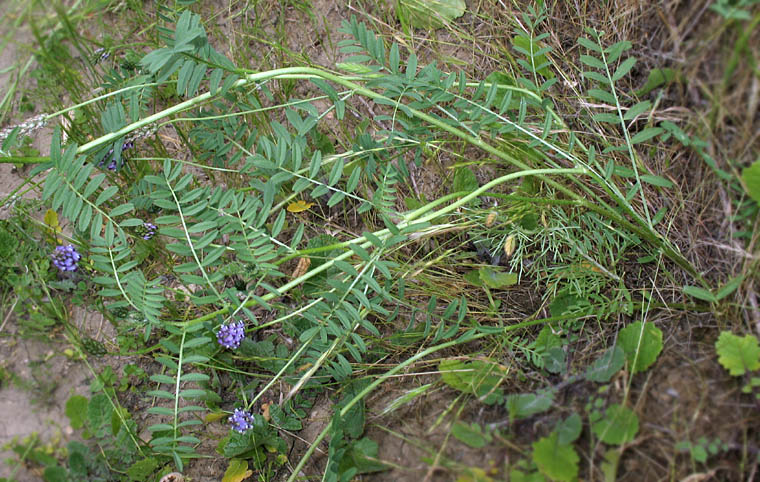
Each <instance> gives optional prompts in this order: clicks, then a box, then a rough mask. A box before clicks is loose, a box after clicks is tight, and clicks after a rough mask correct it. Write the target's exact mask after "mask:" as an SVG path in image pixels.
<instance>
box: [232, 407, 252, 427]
mask: <svg viewBox="0 0 760 482" xmlns="http://www.w3.org/2000/svg"><path fill="white" fill-rule="evenodd" d="M229 421H230V424H232V430H235V431H237V432H240V433H245V431H246V430H248V429H249V428H251V427H253V415H251V412H249V411H247V410H241V409H239V408H236V409H235V413H233V414H232V415H231V416H230V418H229Z"/></svg>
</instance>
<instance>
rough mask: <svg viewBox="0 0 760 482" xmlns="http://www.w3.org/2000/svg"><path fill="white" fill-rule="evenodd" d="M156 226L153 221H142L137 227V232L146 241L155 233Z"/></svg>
mask: <svg viewBox="0 0 760 482" xmlns="http://www.w3.org/2000/svg"><path fill="white" fill-rule="evenodd" d="M157 229H158V228H157V227H156V225H155V224H153V223H142V226H140V227H138V228H137V234H138V235H140V236H141V237H142V238H143V239H144V240H145V241H148V240H149V239H151V238H152V237H153V236H155V235H156V230H157Z"/></svg>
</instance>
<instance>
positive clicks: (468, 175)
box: [452, 167, 478, 192]
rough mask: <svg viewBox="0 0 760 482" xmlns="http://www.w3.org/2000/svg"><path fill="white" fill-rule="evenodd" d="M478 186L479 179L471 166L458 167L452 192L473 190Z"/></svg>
mask: <svg viewBox="0 0 760 482" xmlns="http://www.w3.org/2000/svg"><path fill="white" fill-rule="evenodd" d="M477 188H478V179H477V178H476V177H475V173H474V172H472V170H470V168H469V167H458V168H457V169H456V170H455V171H454V182H453V188H452V192H462V191H464V192H471V191H474V190H475V189H477Z"/></svg>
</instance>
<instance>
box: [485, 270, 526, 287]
mask: <svg viewBox="0 0 760 482" xmlns="http://www.w3.org/2000/svg"><path fill="white" fill-rule="evenodd" d="M478 276H479V277H480V281H482V282H483V283H484V284H485V285H486V286H488V287H489V288H493V289H501V288H506V287H508V286H514V285H516V284H517V274H515V273H503V272H501V271H498V270H497V269H495V268H492V267H490V266H483V267H482V268H480V269H479V270H478Z"/></svg>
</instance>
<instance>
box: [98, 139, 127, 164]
mask: <svg viewBox="0 0 760 482" xmlns="http://www.w3.org/2000/svg"><path fill="white" fill-rule="evenodd" d="M133 147H135V141H134V140H130V139H128V140H126V141H124V144H122V145H121V152H124V151H126V150H127V149H132V148H133ZM109 159H110V162H109V163H108V165H107V166H106V167H107V168H108V170H109V171H115V170H116V159H114V153H113V147H112V148H111V149H109V150H108V153H106V155H105V156H103V160H102V161H100V164H98V165H99V166H103V164H105V163H106V160H109Z"/></svg>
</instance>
